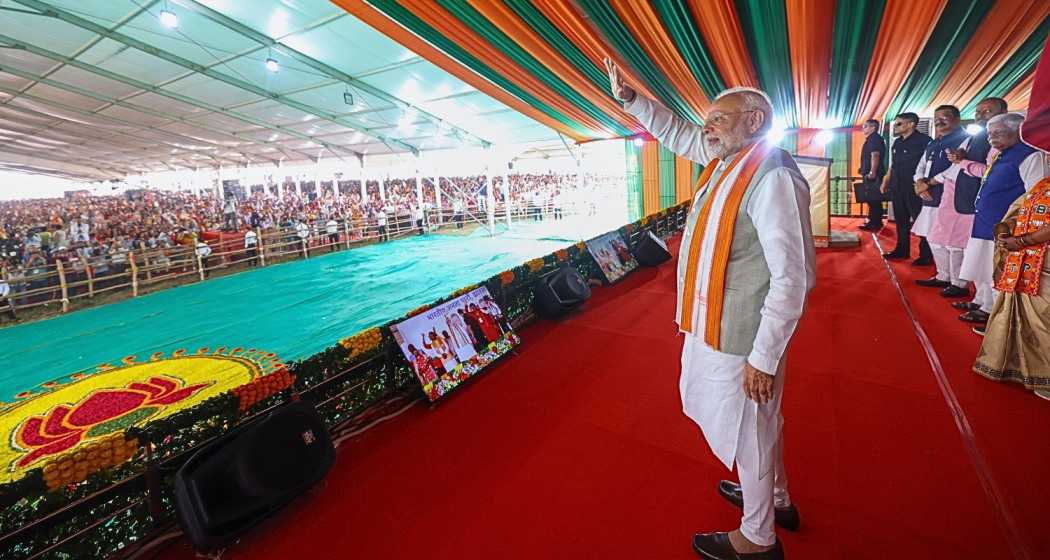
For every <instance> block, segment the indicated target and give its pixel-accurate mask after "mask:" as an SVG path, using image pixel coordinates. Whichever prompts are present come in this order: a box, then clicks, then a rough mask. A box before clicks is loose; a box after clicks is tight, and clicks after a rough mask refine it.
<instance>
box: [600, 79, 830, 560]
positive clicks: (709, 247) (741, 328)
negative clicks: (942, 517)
mask: <svg viewBox="0 0 1050 560" xmlns="http://www.w3.org/2000/svg"><path fill="white" fill-rule="evenodd" d="M606 66H607V69H608V71H609V79H610V82H611V88H612V93H613V95H614V96H615V97H616V98H617V99H620V100H621V101H623V102H624V107H625V109H626V110H627V112H629V113H631V114H632V115H634V116H635V117H636V118H637V119H638V121H639V122H640V123H641V124H642V125H643V126H645V128H646V129H648V130H649V132H650V133H651V134H652V135H653V136H654V137H656V138H657V139H658V140H660V142H662V143H663V144H664V145H665V146H667V147H668V148H669V149H670V150H671V151H673V152H675V153H677V154H679V155H682V156H683V157H686V158H688V159H691V160H693V161H696V162H699V163H701V164H704V165H705V166H706V167H705V169H704V172H703V173H702V174H701V176H700V179H699V180H698V181H697V184H696V188H695V190H694V196H693V206H692V210H691V211H690V213H689V218H688V220H687V222H686V228H685V233H684V235H683V236H682V245H681V250H680V253H679V259H678V306H677V322H678V325H679V328H680V330H681V331H682V332H683V333H684V334H685V340H684V342H683V347H682V375H681V380H680V384H679V385H680V391H681V396H682V406H683V409H684V411H685V414H686V415H687V416H688V417H689V418H691V419H692V420H693V421H695V422H696V423H697V424H699V426H700V428H701V430H702V431H703V434H704V437H705V438H706V439H707V442H708V444H709V445H710V446H711V450H712V451H713V452H714V454H715V455H716V456H717V457H718V458H719V459H720V460H721V461H722V463H723V464H725V465H726V466H727V467H728V468H732V465H733V463H734V462H735V463H736V466H737V470H738V472H739V474H740V484H739V485H738V484H735V483H732V482H728V481H722V482H721V483H720V484H719V493H720V494H722V496H723V497H725V498H726V499H727V500H729V501H730V502H732V503H733V504H735V505H737V506H740V507H743V510H744V515H743V518H742V519H741V523H740V528H739V529H737V530H735V531H732V532H729V533H701V534H697V535H695V536H694V537H693V548H694V550H696V552H697V553H698V554H700V555H701V556H702V557H704V558H708V559H712V560H722V559H736V558H750V559H754V560H766V559H771V560H772V559H782V558H783V557H784V551H783V548H782V547H781V544H780V541H779V540H777V537H776V533H775V531H774V529H773V525H774V522H775V521H776V522H778V523H779V524H780V525H781V526H782V527H784V528H786V529H789V530H793V529H795V528H797V527H798V523H799V521H798V511H797V510H796V509H795V507H794V506H793V505H792V504H791V500H790V498H789V497H788V493H787V476H786V474H785V471H784V462H783V445H782V436H781V428H782V423H783V418H782V417H781V415H780V403H781V397H782V395H783V390H784V355H785V353H786V351H787V346H788V342H789V341H790V340H791V338H792V336H793V334H794V332H795V329H796V327H797V326H798V322H799V319H800V318H801V317H802V311H803V309H804V307H805V304H806V298H807V295H808V293H809V291H810V290H811V289H812V288H813V285H814V283H815V255H814V249H813V236H812V230H811V228H810V211H809V185H808V184H807V183H806V180H805V179H804V178H803V177H802V174H801V173H799V170H798V166H797V165H796V164H795V161H794V159H792V157H791V156H790V155H789V154H788V153H787V152H785V151H783V150H781V149H779V148H777V147H776V146H774V145H772V144H770V143H769V142H766V141H765V136H766V133H767V132H768V130H769V128H770V126H771V124H772V117H773V115H772V113H773V109H772V104H771V103H770V102H769V96H767V95H766V94H765V93H763V92H761V91H759V90H755V89H751V88H733V89H730V90H727V91H725V92H723V93H722V94H721V95H719V96H718V97H717V98H716V99H715V102H714V104H713V105H712V106H711V109H710V111H709V113H708V115H707V122H706V123H705V124H704V126H702V127H701V126H698V125H696V124H694V123H691V122H688V121H686V120H684V119H681V118H679V117H677V116H675V115H674V114H673V113H671V111H670V110H668V109H667V108H666V107H664V106H662V105H660V104H659V103H657V102H656V101H654V100H651V99H647V98H646V97H644V96H642V95H640V94H638V93H637V92H636V91H635V90H634V89H633V88H631V87H629V86H628V85H627V84H625V83H624V81H623V79H622V78H621V76H620V72H619V69H618V68H617V67H616V66H615V65H614V64H613V63H612V62H610V61H608V60H607V61H606Z"/></svg>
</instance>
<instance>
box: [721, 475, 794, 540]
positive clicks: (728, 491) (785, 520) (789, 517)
mask: <svg viewBox="0 0 1050 560" xmlns="http://www.w3.org/2000/svg"><path fill="white" fill-rule="evenodd" d="M718 493H719V494H720V495H721V496H722V497H723V498H725V499H726V501H728V502H729V503H731V504H733V505H734V506H736V507H738V508H743V507H744V492H743V490H741V489H740V485H739V484H737V483H735V482H731V481H729V480H721V481H719V482H718ZM773 521H774V522H775V523H776V524H777V525H780V526H781V527H783V528H784V529H787V530H788V531H798V526H799V523H800V520H799V517H798V508H796V507H795V504H791V505H790V506H788V507H783V508H775V509H774V510H773Z"/></svg>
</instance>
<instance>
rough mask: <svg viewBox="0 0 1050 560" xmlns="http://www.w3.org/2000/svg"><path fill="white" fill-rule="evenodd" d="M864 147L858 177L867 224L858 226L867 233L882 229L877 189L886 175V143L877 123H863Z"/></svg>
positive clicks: (872, 120)
mask: <svg viewBox="0 0 1050 560" xmlns="http://www.w3.org/2000/svg"><path fill="white" fill-rule="evenodd" d="M863 128H864V147H863V148H861V153H860V176H861V177H862V178H863V180H864V194H865V196H867V197H868V200H867V203H868V223H866V224H864V225H862V226H860V229H863V230H867V231H879V230H880V229H882V201H881V200H876V199H878V198H879V187H881V186H882V178H883V177H884V176H885V175H886V141H885V140H883V139H882V136H881V135H880V134H879V121H877V120H875V119H868V120H867V121H865V122H864V127H863Z"/></svg>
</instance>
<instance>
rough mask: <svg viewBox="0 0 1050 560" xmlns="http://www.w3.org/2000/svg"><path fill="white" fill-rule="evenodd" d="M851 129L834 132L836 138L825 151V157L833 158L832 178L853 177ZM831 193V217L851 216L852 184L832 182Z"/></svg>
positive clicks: (833, 138) (833, 137)
mask: <svg viewBox="0 0 1050 560" xmlns="http://www.w3.org/2000/svg"><path fill="white" fill-rule="evenodd" d="M852 136H853V135H852V133H851V130H850V129H838V130H835V131H834V136H832V137H831V142H829V143H828V146H827V148H826V149H825V150H824V153H825V155H827V157H829V158H831V160H832V162H831V176H832V177H849V176H850V175H852V173H850V169H849V152H850V150H849V148H850V139H851V137H852ZM830 187H831V192H830V193H829V194H830V195H831V196H830V200H829V202H830V204H831V215H832V216H848V215H849V214H850V208H849V201H850V199H849V190H850V188H851V184H850V182H849V181H831V185H830Z"/></svg>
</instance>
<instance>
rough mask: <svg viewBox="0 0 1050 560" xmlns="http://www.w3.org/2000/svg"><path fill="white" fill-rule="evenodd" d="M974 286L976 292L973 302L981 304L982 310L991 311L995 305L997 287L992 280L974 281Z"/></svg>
mask: <svg viewBox="0 0 1050 560" xmlns="http://www.w3.org/2000/svg"><path fill="white" fill-rule="evenodd" d="M973 286H974V288H976V293H975V294H974V296H973V303H976V304H977V305H980V306H981V311H984V312H985V313H991V312H992V306H993V305H995V296H996V291H995V287H994V286H993V285H992V283H991V282H974V283H973Z"/></svg>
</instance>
